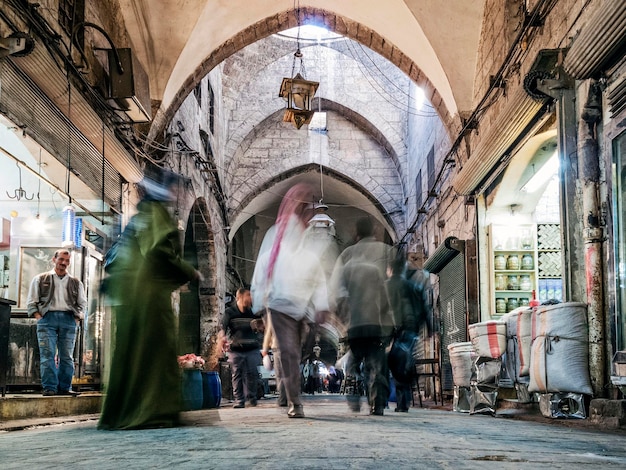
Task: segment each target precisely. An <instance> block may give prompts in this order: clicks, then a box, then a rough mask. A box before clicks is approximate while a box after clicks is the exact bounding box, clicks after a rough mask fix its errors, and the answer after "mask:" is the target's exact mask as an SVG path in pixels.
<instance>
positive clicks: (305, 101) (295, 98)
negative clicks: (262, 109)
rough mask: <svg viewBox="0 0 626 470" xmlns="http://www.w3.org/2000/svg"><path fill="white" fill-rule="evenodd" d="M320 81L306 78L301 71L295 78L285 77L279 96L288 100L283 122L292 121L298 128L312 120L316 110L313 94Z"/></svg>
mask: <svg viewBox="0 0 626 470" xmlns="http://www.w3.org/2000/svg"><path fill="white" fill-rule="evenodd" d="M318 86H319V82H312V81H310V80H305V79H304V77H302V75H300V74H299V73H297V74H296V76H295V77H293V78H283V82H282V84H281V85H280V93H279V96H280V97H282V98H284V99H286V100H287V109H286V110H285V114H284V116H283V122H292V123H293V124H294V125H295V126H296V128H297V129H300V128H301V127H302V126H303V125H304V124H308V123H310V122H311V118H313V114H315V111H312V110H311V105H312V103H313V96H315V92H316V91H317V87H318Z"/></svg>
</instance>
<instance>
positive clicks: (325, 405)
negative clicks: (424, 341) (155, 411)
mask: <svg viewBox="0 0 626 470" xmlns="http://www.w3.org/2000/svg"><path fill="white" fill-rule="evenodd" d="M344 400H345V397H343V396H337V395H335V396H328V395H321V396H317V395H316V396H313V397H305V399H304V403H305V406H304V411H305V414H306V418H304V419H288V418H287V416H286V414H285V410H286V409H285V408H277V407H276V406H275V400H273V399H268V400H261V401H260V403H259V406H257V407H255V408H245V409H233V408H232V407H230V406H228V405H226V404H225V405H223V406H222V407H221V408H219V409H211V410H199V411H191V412H185V413H183V421H184V422H185V426H182V427H179V428H173V429H153V430H142V431H98V430H97V429H96V423H97V415H88V416H81V417H71V418H65V419H58V420H56V421H55V420H51V421H48V423H47V425H46V426H37V425H36V423H33V425H32V426H30V427H28V426H27V427H24V428H22V429H21V430H14V431H8V432H7V431H5V432H0V462H1V463H0V468H2V469H7V470H8V469H17V468H20V469H23V468H37V469H52V468H54V469H56V468H67V469H74V468H76V469H78V468H80V469H87V468H88V469H116V470H117V469H120V468H121V469H124V470H126V469H145V468H171V469H174V468H175V469H177V470H178V469H188V468H189V469H195V468H198V469H200V468H201V469H222V468H224V469H229V470H232V469H251V468H255V469H266V468H267V469H270V468H271V469H322V468H324V469H335V468H336V469H380V468H389V469H399V468H401V469H404V468H407V469H408V468H410V469H415V468H417V469H419V468H428V469H461V468H463V469H465V468H468V469H474V468H475V469H487V468H497V469H513V468H515V469H517V468H524V469H536V468H551V469H568V470H572V469H587V468H589V469H591V468H593V469H596V468H598V466H600V465H601V466H603V467H605V468H626V445H624V444H625V443H626V440H625V438H626V435H625V433H624V432H620V431H616V432H602V431H599V430H597V429H587V428H585V426H584V425H582V426H581V425H578V426H576V425H573V426H569V425H566V424H565V423H563V422H560V423H556V422H555V420H547V419H540V420H535V421H529V420H520V419H511V416H509V417H508V418H507V416H506V414H504V415H500V414H498V415H497V416H496V417H492V416H486V415H472V416H470V415H468V414H463V413H456V412H452V411H449V410H446V409H441V408H411V410H410V411H409V413H394V412H393V410H392V409H390V410H385V416H369V415H368V414H367V410H366V409H365V407H364V409H363V410H362V411H361V412H360V413H358V414H355V413H352V412H350V411H349V410H348V408H347V406H346V404H345V402H344ZM392 406H393V404H392Z"/></svg>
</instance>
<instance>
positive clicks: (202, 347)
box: [179, 198, 219, 359]
mask: <svg viewBox="0 0 626 470" xmlns="http://www.w3.org/2000/svg"><path fill="white" fill-rule="evenodd" d="M211 225H212V224H211V220H210V213H209V210H208V207H207V203H206V201H205V199H204V198H198V199H196V200H195V201H194V203H193V206H192V207H191V210H190V211H189V216H188V218H187V227H186V230H185V237H184V256H185V259H186V260H187V261H189V262H190V263H192V264H193V265H194V266H195V267H196V268H197V269H199V270H200V272H201V273H202V274H203V275H204V280H203V281H201V282H200V283H191V284H190V288H189V291H188V292H183V293H181V308H180V312H181V313H180V318H179V325H180V326H179V338H180V343H181V344H180V346H181V347H183V346H187V347H191V348H193V349H192V350H190V351H186V352H194V353H195V354H200V355H202V356H203V357H205V359H206V358H209V359H210V358H211V357H212V356H213V355H214V346H215V338H216V337H217V330H218V326H217V316H218V313H219V305H218V302H219V298H218V296H217V295H216V292H217V272H218V271H217V269H216V266H217V262H216V256H215V239H214V234H213V231H212V229H211Z"/></svg>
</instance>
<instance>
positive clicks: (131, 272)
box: [98, 170, 202, 430]
mask: <svg viewBox="0 0 626 470" xmlns="http://www.w3.org/2000/svg"><path fill="white" fill-rule="evenodd" d="M179 181H180V178H179V177H178V175H175V174H174V173H171V172H167V171H165V170H160V171H159V172H158V173H157V174H156V175H155V176H153V177H150V178H148V177H146V178H144V180H143V181H142V182H141V183H140V185H139V188H140V190H141V191H142V192H143V199H142V200H141V201H140V202H139V204H138V205H137V210H138V212H137V214H136V215H135V216H133V217H132V219H131V221H130V222H129V224H128V226H127V227H126V229H125V231H124V233H123V234H122V238H121V240H120V243H118V247H117V250H116V256H115V259H114V260H113V261H112V262H111V263H110V265H109V266H108V267H107V272H108V278H107V284H106V295H107V296H108V300H109V302H110V303H111V305H112V310H113V318H112V338H113V341H112V358H111V363H110V364H111V365H110V370H109V380H108V386H107V388H106V390H105V392H106V394H105V397H104V400H103V405H102V413H101V415H100V421H99V422H98V428H99V429H109V430H113V429H139V428H154V427H171V426H175V425H176V424H177V423H178V415H179V411H180V409H181V403H180V400H181V390H180V384H181V378H180V370H179V367H178V363H177V327H176V318H175V316H174V312H173V311H172V306H171V293H172V291H174V290H175V289H177V288H179V287H180V286H181V285H183V284H185V283H187V282H189V281H192V280H200V279H201V278H202V276H201V274H200V272H199V271H197V270H196V269H195V268H194V267H193V266H192V265H191V264H189V263H187V262H186V261H184V260H183V259H182V258H181V253H180V242H179V238H178V229H177V226H176V223H175V222H174V220H173V219H172V217H171V216H170V214H169V213H168V211H167V208H166V204H167V203H168V202H171V201H173V200H176V191H175V189H176V187H177V186H178V184H179Z"/></svg>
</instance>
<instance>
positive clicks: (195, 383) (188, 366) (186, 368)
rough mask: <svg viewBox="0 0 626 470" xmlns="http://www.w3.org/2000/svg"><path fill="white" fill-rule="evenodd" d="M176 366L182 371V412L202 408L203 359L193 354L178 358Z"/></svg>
mask: <svg viewBox="0 0 626 470" xmlns="http://www.w3.org/2000/svg"><path fill="white" fill-rule="evenodd" d="M178 365H179V366H180V368H181V371H182V387H181V388H182V409H183V410H184V411H189V410H199V409H201V408H202V401H203V392H202V373H201V371H202V368H203V367H204V359H202V358H201V357H200V356H196V355H195V354H185V355H183V356H178Z"/></svg>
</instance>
